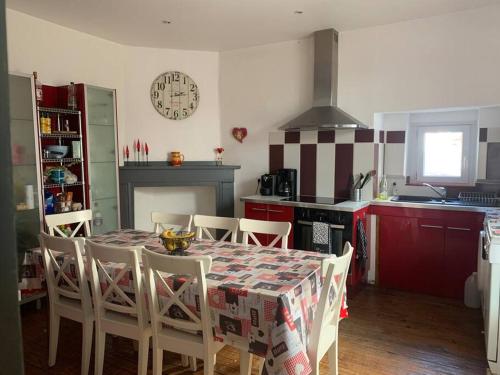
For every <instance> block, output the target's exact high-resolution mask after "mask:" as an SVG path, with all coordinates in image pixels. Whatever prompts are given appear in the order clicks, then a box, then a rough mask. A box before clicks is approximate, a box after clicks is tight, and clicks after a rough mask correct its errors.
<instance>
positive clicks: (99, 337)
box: [94, 324, 106, 375]
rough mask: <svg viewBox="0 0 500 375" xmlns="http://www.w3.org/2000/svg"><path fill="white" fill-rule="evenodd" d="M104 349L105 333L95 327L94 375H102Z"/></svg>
mask: <svg viewBox="0 0 500 375" xmlns="http://www.w3.org/2000/svg"><path fill="white" fill-rule="evenodd" d="M105 348H106V332H102V331H101V330H100V329H99V327H98V326H97V324H96V327H95V369H94V375H102V371H103V367H104V349H105Z"/></svg>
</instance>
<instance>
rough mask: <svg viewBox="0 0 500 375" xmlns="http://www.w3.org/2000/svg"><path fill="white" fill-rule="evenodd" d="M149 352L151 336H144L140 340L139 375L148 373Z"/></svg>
mask: <svg viewBox="0 0 500 375" xmlns="http://www.w3.org/2000/svg"><path fill="white" fill-rule="evenodd" d="M148 353H149V337H143V338H142V339H141V340H139V352H138V353H137V354H138V356H139V364H138V371H137V373H138V374H139V375H146V374H147V372H148Z"/></svg>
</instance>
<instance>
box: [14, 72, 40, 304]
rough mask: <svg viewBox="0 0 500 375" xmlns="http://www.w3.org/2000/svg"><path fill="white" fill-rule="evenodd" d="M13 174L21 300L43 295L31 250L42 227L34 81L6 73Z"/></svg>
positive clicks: (25, 76) (37, 244) (28, 76)
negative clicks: (7, 75) (7, 78)
mask: <svg viewBox="0 0 500 375" xmlns="http://www.w3.org/2000/svg"><path fill="white" fill-rule="evenodd" d="M9 95H10V133H11V148H12V171H13V172H12V174H13V176H12V177H13V183H14V196H15V202H14V204H15V206H16V214H15V223H16V234H17V250H18V264H19V283H20V284H19V287H20V289H21V290H23V292H24V293H23V294H22V299H21V302H25V301H27V300H32V299H35V298H36V297H41V296H43V295H45V292H40V291H41V285H40V281H39V280H38V278H37V277H36V274H37V267H39V265H38V262H37V261H36V260H35V259H34V258H33V254H32V252H31V250H32V249H34V248H38V247H39V243H38V234H39V233H40V229H41V228H42V222H41V218H42V208H41V204H40V203H41V199H40V197H41V192H40V170H39V168H38V165H39V159H38V152H37V150H38V134H37V132H36V129H37V127H36V126H35V123H36V109H35V108H36V106H35V97H34V81H33V78H32V76H31V75H15V74H10V75H9Z"/></svg>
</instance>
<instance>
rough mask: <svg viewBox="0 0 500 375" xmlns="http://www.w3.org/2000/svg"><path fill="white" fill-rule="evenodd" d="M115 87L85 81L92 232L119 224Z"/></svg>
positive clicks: (110, 228) (117, 226)
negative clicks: (103, 86)
mask: <svg viewBox="0 0 500 375" xmlns="http://www.w3.org/2000/svg"><path fill="white" fill-rule="evenodd" d="M115 100H116V99H115V90H112V89H106V88H100V87H95V86H90V85H85V103H86V108H85V113H86V121H87V155H88V159H87V160H88V169H89V181H90V208H91V209H92V212H93V215H94V220H93V225H92V233H93V234H100V233H104V232H108V231H110V230H114V229H118V228H119V212H118V181H117V166H118V161H117V149H116V138H117V134H116V130H117V127H116V116H115V113H116V106H115Z"/></svg>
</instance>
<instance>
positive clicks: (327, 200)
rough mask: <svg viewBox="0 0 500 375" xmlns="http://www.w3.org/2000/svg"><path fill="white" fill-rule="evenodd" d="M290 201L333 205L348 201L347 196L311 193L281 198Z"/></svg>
mask: <svg viewBox="0 0 500 375" xmlns="http://www.w3.org/2000/svg"><path fill="white" fill-rule="evenodd" d="M283 200H286V201H290V202H301V203H316V204H330V205H334V204H337V203H342V202H345V201H348V200H349V199H347V198H338V197H333V198H331V197H315V196H312V195H299V196H297V197H290V198H286V199H283Z"/></svg>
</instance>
